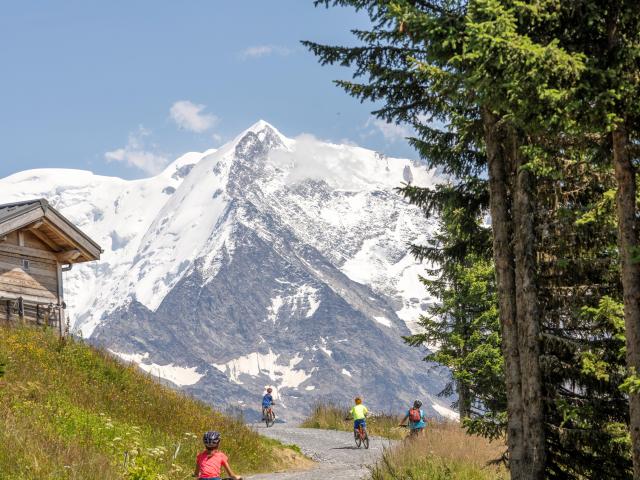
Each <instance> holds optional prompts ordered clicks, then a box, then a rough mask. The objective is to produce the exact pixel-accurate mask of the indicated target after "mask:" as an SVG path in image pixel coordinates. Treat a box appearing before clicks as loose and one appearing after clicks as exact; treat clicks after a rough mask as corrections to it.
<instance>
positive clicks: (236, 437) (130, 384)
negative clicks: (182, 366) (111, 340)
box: [0, 327, 297, 480]
mask: <svg viewBox="0 0 640 480" xmlns="http://www.w3.org/2000/svg"><path fill="white" fill-rule="evenodd" d="M0 365H3V370H4V375H0V472H2V475H1V477H2V479H3V480H23V479H24V480H27V479H34V478H38V479H41V480H49V479H51V480H53V479H56V480H59V479H78V480H86V479H89V478H100V479H101V480H112V479H131V480H145V479H155V480H163V479H166V480H170V479H171V480H174V479H175V480H178V479H184V478H188V477H189V475H190V474H191V473H192V472H193V466H194V462H195V455H196V453H197V452H198V451H200V450H201V449H202V444H201V436H202V432H204V431H206V430H213V429H215V430H219V431H221V432H222V436H223V440H222V445H221V449H222V450H223V451H224V452H225V453H227V455H229V458H230V463H231V465H232V467H233V468H234V470H236V471H239V472H241V473H243V474H244V473H250V472H259V471H262V472H264V471H273V470H278V469H281V468H282V467H285V466H287V465H288V464H290V463H291V456H292V455H294V456H295V455H297V454H295V453H293V451H292V450H291V449H283V447H282V446H281V445H279V444H277V443H276V442H273V441H268V440H266V439H264V438H262V437H260V436H259V435H257V434H256V433H255V432H253V431H251V430H250V429H248V428H246V427H245V425H244V424H243V423H242V421H241V420H239V419H234V418H229V417H227V416H224V415H222V414H221V413H219V412H217V411H214V410H213V409H211V408H210V407H208V406H206V405H204V404H203V403H201V402H198V401H195V400H193V399H191V398H188V397H186V396H184V395H182V394H180V393H179V392H176V391H173V390H171V389H170V388H168V387H165V386H163V385H160V384H158V383H157V382H156V381H155V380H154V379H153V378H151V377H150V376H148V375H145V374H144V373H142V372H141V371H139V370H138V369H137V368H136V367H134V366H127V365H123V364H122V363H120V362H119V361H117V360H116V359H114V358H113V357H111V356H110V355H108V354H106V353H104V352H102V351H99V350H96V349H94V348H92V347H90V346H87V345H85V344H84V343H83V342H79V341H74V340H73V339H69V340H67V341H66V342H64V343H62V342H60V341H59V340H58V338H57V336H56V335H55V334H54V333H47V332H43V331H42V330H39V329H33V328H19V329H7V328H5V327H0ZM287 452H288V453H287Z"/></svg>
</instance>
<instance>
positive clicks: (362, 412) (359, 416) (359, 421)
mask: <svg viewBox="0 0 640 480" xmlns="http://www.w3.org/2000/svg"><path fill="white" fill-rule="evenodd" d="M354 402H355V405H354V406H353V407H351V412H350V413H351V418H353V435H354V436H356V437H357V436H358V428H360V426H361V425H362V428H363V429H365V430H366V428H367V421H366V418H367V414H368V413H369V409H367V407H365V406H364V405H363V404H362V398H360V397H356V398H355V399H354ZM348 418H349V417H347V419H348Z"/></svg>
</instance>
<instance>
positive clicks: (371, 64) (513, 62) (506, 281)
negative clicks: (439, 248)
mask: <svg viewBox="0 0 640 480" xmlns="http://www.w3.org/2000/svg"><path fill="white" fill-rule="evenodd" d="M316 3H317V4H324V5H327V6H329V5H332V4H333V5H350V6H354V7H356V8H359V9H365V10H366V11H367V12H368V14H369V16H370V18H371V20H372V22H373V27H372V29H371V30H370V31H367V32H362V31H356V32H355V34H356V36H357V38H359V39H360V40H361V41H362V43H363V45H362V46H358V47H353V48H348V47H330V46H322V45H316V44H313V43H309V42H307V43H306V44H307V45H308V46H309V47H310V48H311V50H312V51H313V52H314V53H316V54H317V55H318V56H319V57H320V59H321V61H322V62H324V63H340V64H342V65H345V66H346V65H351V66H354V67H355V74H356V78H358V77H366V78H365V79H364V80H362V82H361V83H356V82H349V81H341V82H338V83H339V85H340V86H342V87H343V88H345V89H346V90H347V92H349V93H350V94H352V95H354V96H356V97H358V98H360V99H361V100H374V101H382V103H383V106H382V107H381V108H379V109H378V110H377V111H375V112H374V113H375V114H376V115H378V116H379V117H381V118H384V119H386V120H388V121H398V122H407V123H410V124H412V125H413V126H414V127H415V128H416V130H417V133H418V135H416V138H415V139H412V140H411V142H412V144H413V145H414V146H415V147H416V148H417V150H418V151H419V153H420V154H421V156H423V158H425V159H426V160H427V161H428V162H429V163H430V165H432V166H436V167H439V168H440V169H441V171H442V172H443V173H445V174H446V175H451V176H453V177H455V178H456V182H457V185H458V186H462V187H464V186H467V185H468V184H473V182H474V181H477V180H478V179H479V178H483V174H486V176H487V178H488V190H489V192H490V196H489V198H490V201H489V205H490V211H491V217H492V227H493V228H492V230H493V256H494V261H495V268H496V279H497V282H496V288H497V293H498V300H499V307H500V308H499V311H500V326H501V334H502V347H503V353H504V365H505V382H506V393H507V411H508V422H507V439H508V447H509V461H510V470H511V475H512V478H518V479H521V478H522V479H525V478H526V479H529V478H531V479H533V478H541V477H542V476H543V475H546V476H547V477H549V478H582V477H585V476H586V477H587V478H600V476H601V475H606V473H605V472H607V471H609V472H610V473H612V472H614V474H615V476H616V477H618V478H625V477H626V476H628V475H629V468H628V465H629V463H628V450H627V445H626V444H625V441H624V438H625V435H626V433H625V432H627V425H626V419H625V418H624V417H623V416H621V413H620V412H621V411H624V410H625V408H624V406H625V405H626V403H625V402H626V398H625V397H624V395H622V394H621V392H620V391H619V386H620V383H621V380H622V377H621V373H620V372H621V370H620V367H621V365H620V356H619V351H620V340H621V335H622V334H621V331H620V322H619V321H618V320H619V318H618V317H616V311H617V310H616V308H615V305H616V304H617V303H616V302H617V301H618V299H620V290H619V288H617V285H618V283H617V282H616V281H614V280H612V279H613V277H614V276H615V275H613V276H612V275H611V272H615V271H616V269H615V267H614V266H613V263H612V259H614V260H615V259H617V257H616V255H615V253H613V254H612V252H614V251H615V246H614V245H613V244H612V243H611V235H610V234H611V230H610V229H608V227H609V226H610V223H608V222H606V221H604V222H600V219H599V220H598V221H597V222H595V223H594V222H593V221H584V218H590V215H591V213H589V212H588V213H586V214H585V217H584V218H583V219H579V218H578V217H577V215H578V213H580V212H582V213H584V210H585V209H588V208H590V207H592V206H593V205H592V204H594V203H595V204H596V205H597V202H598V200H600V198H599V197H598V196H599V195H600V196H602V195H605V194H606V191H608V190H606V189H605V191H604V192H603V191H602V188H601V187H602V186H603V185H607V182H598V181H596V180H594V179H593V178H589V177H588V175H589V173H588V172H589V169H588V168H587V173H585V172H584V171H581V170H580V168H582V167H584V165H593V166H596V165H598V161H599V159H601V156H600V153H601V150H602V149H601V147H602V144H600V143H599V142H598V141H597V137H598V135H600V136H602V131H598V130H597V129H591V130H588V129H585V127H584V123H585V122H583V121H582V119H577V118H576V112H579V111H580V107H579V104H580V103H581V102H583V103H584V100H585V99H592V100H591V101H590V102H588V105H591V106H593V105H599V102H600V101H601V100H602V98H601V97H602V96H604V97H605V99H606V98H607V95H608V93H607V91H606V89H602V88H592V87H593V85H594V83H593V82H592V81H591V80H590V78H591V77H596V79H599V80H600V81H601V83H602V80H603V79H604V80H605V81H604V83H606V81H609V74H607V73H606V69H603V68H601V66H598V67H597V68H594V67H593V66H592V65H591V64H590V61H591V62H593V61H594V59H593V58H592V57H593V51H595V50H597V49H595V48H592V51H587V50H588V49H586V48H584V45H583V44H586V45H588V39H589V38H590V35H591V34H590V33H589V29H590V28H593V25H596V27H598V26H599V25H602V18H610V17H612V12H618V13H619V10H618V9H621V10H624V11H625V12H628V11H629V8H627V9H626V10H625V9H624V8H622V7H621V6H620V5H618V6H617V7H616V5H615V3H616V2H611V5H610V6H609V7H608V8H606V9H605V10H604V11H602V10H601V9H600V8H599V7H598V6H596V4H595V3H594V2H588V1H587V0H584V1H581V2H563V3H561V5H560V7H559V4H558V2H555V1H542V2H518V1H501V0H475V1H423V0H396V1H382V0H379V1H373V0H371V1H365V0H335V1H331V0H324V1H318V2H316ZM618 3H620V4H621V5H622V4H625V5H626V7H628V6H629V5H630V4H631V3H629V4H627V2H618ZM575 5H579V7H578V8H576V7H575ZM626 7H625V8H626ZM580 9H582V10H580ZM572 11H573V17H572ZM576 12H579V13H582V14H583V18H588V17H590V16H591V17H595V18H590V21H589V22H576V21H575V14H576ZM625 15H626V14H625ZM625 15H618V14H616V15H613V17H615V18H622V19H623V20H624V21H619V22H617V23H616V22H613V23H612V22H611V21H609V22H606V21H605V25H609V26H610V25H612V24H613V25H616V26H617V27H620V26H621V25H623V26H624V25H626V26H627V27H628V25H630V24H631V23H632V22H631V20H629V18H628V16H625ZM635 18H636V19H637V18H638V17H637V16H636V17H635ZM583 24H584V25H583ZM585 25H586V26H585ZM598 28H600V27H598ZM621 30H623V31H625V32H626V33H625V34H620V33H619V32H620V31H621ZM606 31H608V32H609V36H611V33H612V31H613V32H614V33H615V32H618V33H617V35H618V36H619V37H621V38H623V39H624V41H625V42H628V41H629V38H631V37H633V35H632V34H631V30H629V29H628V28H627V29H626V30H625V29H618V30H616V29H615V28H614V29H613V30H611V29H609V30H606ZM636 31H637V29H636ZM613 37H616V35H613ZM595 38H596V39H598V40H600V44H602V43H603V42H602V41H601V40H602V39H601V38H598V36H597V35H596V36H595ZM608 38H609V37H608ZM598 40H596V41H598ZM618 41H620V40H618ZM604 44H605V45H607V41H605V42H604ZM613 50H614V51H616V52H619V51H620V49H617V50H616V49H613ZM585 52H586V53H585ZM610 53H611V52H609V55H608V54H607V52H604V54H602V52H599V53H598V58H599V60H597V61H596V62H595V63H596V64H598V62H600V61H601V60H602V59H609V58H610V57H611V54H610ZM627 60H628V59H627ZM607 61H609V60H607ZM631 63H632V62H631ZM616 65H624V66H625V68H626V70H624V68H623V69H622V70H620V69H619V70H618V71H617V73H623V74H627V75H626V76H625V75H622V78H631V79H632V80H633V79H636V80H637V79H638V78H639V76H638V75H635V77H634V76H633V75H628V71H629V70H632V69H631V68H630V67H629V65H630V62H628V61H627V62H626V63H625V62H622V63H620V62H618V63H617V64H616ZM593 72H596V73H593ZM596 83H597V82H596ZM629 83H630V82H629V81H627V82H626V83H624V84H625V85H629ZM585 84H586V85H588V87H585ZM585 88H586V90H587V91H586V92H585V91H584V89H585ZM594 91H595V92H596V93H594ZM614 91H616V90H615V89H614ZM621 91H622V90H621V89H618V90H617V91H616V92H617V93H616V95H618V99H620V98H622V97H623V96H622V95H620V93H621ZM604 103H605V104H606V102H604ZM613 103H614V104H615V102H613ZM618 103H620V102H618ZM595 111H596V112H597V111H599V109H595ZM625 113H626V116H624V117H623V118H624V119H625V128H628V125H633V122H632V121H630V119H633V118H635V117H634V116H633V115H631V114H629V112H628V111H626V112H625ZM583 115H584V116H586V117H587V118H588V117H589V115H588V114H583ZM613 118H615V115H614V117H613ZM434 120H435V122H434ZM634 121H635V120H634ZM587 123H588V122H587ZM594 123H595V122H594ZM437 125H444V126H440V127H438V126H437ZM587 130H588V131H587ZM614 130H615V129H614ZM627 131H628V130H627ZM594 132H595V133H594ZM594 136H595V137H596V141H595V142H594ZM612 138H613V134H612ZM630 138H634V137H630ZM629 143H631V144H633V141H631V142H628V141H627V146H628V144H629ZM625 148H626V147H625ZM614 151H615V148H614ZM625 158H628V156H627V157H625ZM623 160H624V159H623ZM623 163H625V165H626V167H625V168H626V171H630V169H629V162H628V161H627V160H624V161H623ZM631 167H633V164H631ZM602 176H603V177H604V178H608V177H606V169H605V173H603V174H602ZM628 177H629V175H628V174H627V175H626V177H625V178H627V180H626V181H627V183H626V185H627V189H626V191H627V192H628V191H629V188H630V187H629V180H628ZM609 179H610V178H609ZM576 192H579V194H576ZM585 192H587V193H585ZM618 192H619V193H618V197H620V196H621V194H620V190H618ZM440 193H442V192H440ZM413 195H414V200H415V199H417V201H418V202H419V201H421V198H423V199H429V198H433V199H434V200H433V201H439V202H441V203H440V205H441V206H442V208H444V206H445V205H447V202H449V201H451V197H450V196H447V195H439V196H438V195H433V193H432V192H428V191H422V192H419V191H418V190H416V191H415V192H413ZM629 197H631V198H635V196H634V195H629V194H628V193H627V195H626V196H625V198H626V199H627V201H626V205H627V207H626V208H625V212H626V213H627V215H628V212H629V211H630V208H631V207H630V206H629V204H630V203H633V201H631V202H630V201H629ZM549 199H551V201H550V203H548V201H549ZM555 200H557V201H555ZM554 202H555V203H554ZM541 205H542V206H541ZM619 205H620V202H619ZM591 216H592V215H591ZM629 218H630V217H629ZM547 220H548V221H547ZM580 222H582V223H580ZM629 222H630V220H629V219H628V222H627V223H629ZM576 225H580V230H581V231H582V234H575V232H574V231H575V230H576ZM620 228H621V229H622V227H620ZM584 232H589V234H584ZM591 235H593V238H592V237H591ZM629 238H632V236H631V237H629ZM567 239H572V241H566V240H567ZM632 244H633V242H631V243H630V245H631V247H633V245H632ZM612 245H613V246H612ZM623 250H624V247H623ZM627 252H631V253H633V248H628V249H627ZM447 259H448V260H451V261H453V260H454V259H453V257H451V258H449V257H448V258H447ZM631 260H633V258H632V259H631ZM629 263H631V264H632V265H633V261H631V262H629V261H627V265H629ZM453 264H455V262H454V263H453ZM567 265H569V267H567ZM585 265H592V266H593V268H586V267H585ZM623 265H624V262H623ZM570 268H573V270H570ZM568 273H571V274H572V275H568ZM598 275H600V276H601V279H602V284H600V282H601V281H600V280H599V279H597V276H598ZM623 277H624V273H623ZM627 277H628V275H627ZM441 292H442V293H443V294H449V293H451V291H446V289H444V290H441ZM454 294H455V292H454ZM625 295H626V294H625ZM625 298H626V299H627V301H625V307H626V304H627V303H628V298H629V297H625ZM636 300H637V297H636ZM443 307H444V308H446V306H445V305H444V304H443ZM625 317H628V316H627V315H625ZM542 318H544V322H541V321H540V320H541V319H542ZM616 319H617V320H616ZM627 325H629V320H628V319H627ZM627 329H628V328H627ZM444 332H446V328H445V329H443V330H440V334H443V333H444ZM541 338H543V339H544V341H543V342H542V344H541V342H540V339H541ZM632 341H633V340H628V343H630V342H632ZM638 344H639V342H637V341H635V345H636V346H637V345H638ZM628 350H629V349H627V351H628ZM455 355H460V358H462V356H463V354H461V353H459V352H457V353H455ZM628 356H629V354H628ZM444 359H445V358H443V360H444ZM594 359H601V361H600V360H594ZM451 360H452V361H453V358H452V359H451ZM456 361H459V358H457V359H456ZM452 363H453V362H452ZM631 363H632V362H631V361H630V365H631ZM567 385H570V388H567ZM635 385H636V384H633V385H632V386H631V387H630V388H631V389H632V390H633V389H634V388H636V387H635ZM636 391H640V389H637V388H636ZM586 392H588V394H587V393H586ZM632 404H633V402H632ZM632 416H633V407H632ZM569 439H570V440H572V441H573V442H572V441H569Z"/></svg>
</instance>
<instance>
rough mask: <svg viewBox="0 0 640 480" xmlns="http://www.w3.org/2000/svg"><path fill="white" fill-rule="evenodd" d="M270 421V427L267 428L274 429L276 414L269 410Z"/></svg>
mask: <svg viewBox="0 0 640 480" xmlns="http://www.w3.org/2000/svg"><path fill="white" fill-rule="evenodd" d="M268 421H269V425H267V427H273V424H274V423H276V414H275V413H273V410H269V416H268Z"/></svg>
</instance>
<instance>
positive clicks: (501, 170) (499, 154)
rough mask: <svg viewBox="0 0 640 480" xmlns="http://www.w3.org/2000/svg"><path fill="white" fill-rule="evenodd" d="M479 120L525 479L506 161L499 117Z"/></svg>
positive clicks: (512, 430) (512, 429) (512, 410)
mask: <svg viewBox="0 0 640 480" xmlns="http://www.w3.org/2000/svg"><path fill="white" fill-rule="evenodd" d="M482 121H483V127H484V139H485V145H486V151H487V163H488V167H489V168H488V169H489V191H490V200H489V204H490V210H491V226H492V229H493V258H494V262H495V266H496V283H497V290H498V305H499V309H500V328H501V331H502V353H503V356H504V362H505V383H506V390H507V392H506V393H507V417H508V419H507V446H508V449H509V469H510V472H511V478H512V479H514V480H524V478H525V477H524V472H525V471H524V470H523V469H524V468H525V467H526V459H525V456H524V424H523V411H524V409H523V403H522V377H521V371H520V357H519V352H518V325H517V322H516V285H515V270H514V264H513V250H512V244H511V239H512V234H513V232H512V228H511V212H510V205H511V200H510V197H509V188H508V182H509V175H508V172H509V170H510V169H509V168H508V167H509V163H508V161H507V159H506V155H505V151H504V149H503V145H504V143H505V135H504V131H503V130H502V129H501V128H500V127H499V126H498V124H497V123H498V118H497V117H496V115H494V114H493V113H491V112H490V111H488V110H486V109H483V111H482Z"/></svg>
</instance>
